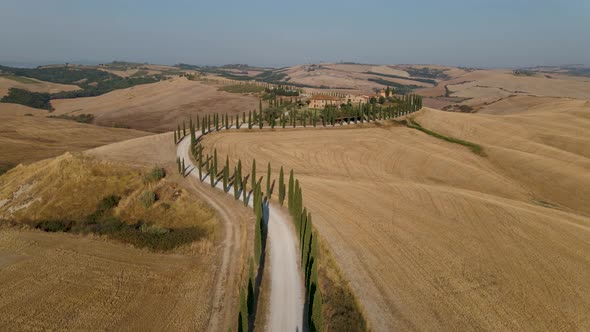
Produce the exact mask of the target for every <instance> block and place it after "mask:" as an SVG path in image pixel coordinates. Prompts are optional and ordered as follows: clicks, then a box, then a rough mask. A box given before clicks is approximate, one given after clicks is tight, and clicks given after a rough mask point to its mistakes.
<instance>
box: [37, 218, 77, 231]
mask: <svg viewBox="0 0 590 332" xmlns="http://www.w3.org/2000/svg"><path fill="white" fill-rule="evenodd" d="M35 228H37V229H40V230H42V231H44V232H51V233H55V232H67V231H69V230H70V229H71V228H72V222H70V221H59V220H45V221H41V222H39V223H38V224H37V226H35Z"/></svg>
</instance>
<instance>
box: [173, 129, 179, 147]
mask: <svg viewBox="0 0 590 332" xmlns="http://www.w3.org/2000/svg"><path fill="white" fill-rule="evenodd" d="M176 142H178V139H177V138H176V130H175V131H174V144H176Z"/></svg>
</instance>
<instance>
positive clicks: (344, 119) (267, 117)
mask: <svg viewBox="0 0 590 332" xmlns="http://www.w3.org/2000/svg"><path fill="white" fill-rule="evenodd" d="M421 108H422V97H420V96H418V95H415V94H408V95H403V96H401V98H400V101H399V103H398V104H397V105H396V106H386V107H383V106H377V105H374V104H371V103H365V104H362V103H359V104H358V105H351V104H349V105H346V106H343V107H341V108H340V109H337V108H335V107H326V108H325V109H323V110H321V112H320V114H319V115H318V113H317V110H313V112H312V111H307V112H302V113H301V114H299V119H297V114H296V113H295V112H289V113H288V115H286V114H285V112H279V115H278V118H276V117H275V115H272V114H271V112H267V113H266V114H264V111H263V109H262V101H261V102H260V105H259V109H258V110H254V111H249V112H248V117H247V118H246V112H242V120H241V123H240V116H239V115H236V116H233V115H231V116H229V115H228V114H227V113H225V114H222V115H221V116H220V115H219V114H217V113H213V114H205V115H203V116H202V117H197V119H196V123H193V120H192V117H191V118H190V119H189V131H190V135H191V150H194V148H195V146H196V130H197V129H200V131H201V135H205V134H207V133H210V132H212V131H219V130H220V129H222V128H225V129H226V130H227V129H230V128H232V127H233V128H236V129H240V128H241V127H242V125H244V124H246V123H247V125H248V129H252V128H253V127H254V126H255V125H257V126H258V128H259V129H262V128H263V127H264V124H265V122H266V123H267V124H268V125H269V126H270V127H271V128H275V126H276V125H277V124H279V125H280V126H281V127H282V128H286V126H287V125H289V126H292V127H293V128H295V127H296V126H297V122H299V124H300V125H301V126H303V127H307V126H308V125H310V126H313V127H316V125H317V124H318V122H321V124H322V126H324V127H326V126H328V125H331V126H335V125H336V124H337V123H339V124H340V125H342V124H344V123H347V124H351V123H355V124H356V123H363V122H371V121H377V120H386V119H392V118H396V117H399V116H403V115H407V114H410V113H413V112H416V111H418V110H420V109H421ZM273 114H274V113H273ZM298 120H299V121H298ZM277 121H278V122H277ZM185 136H186V124H185V122H184V121H183V122H182V128H181V127H180V125H178V127H177V129H176V130H175V131H174V143H175V144H177V143H178V142H179V141H180V140H182V139H183V138H184V137H185Z"/></svg>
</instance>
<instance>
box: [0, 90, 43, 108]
mask: <svg viewBox="0 0 590 332" xmlns="http://www.w3.org/2000/svg"><path fill="white" fill-rule="evenodd" d="M50 99H51V96H50V94H49V93H43V92H31V91H28V90H23V89H18V88H10V90H8V94H7V95H6V96H4V97H2V99H0V102H2V103H13V104H21V105H25V106H29V107H33V108H40V109H44V110H48V111H53V106H52V105H51V101H50Z"/></svg>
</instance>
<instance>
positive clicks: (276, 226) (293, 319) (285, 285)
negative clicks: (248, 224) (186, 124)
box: [176, 129, 304, 332]
mask: <svg viewBox="0 0 590 332" xmlns="http://www.w3.org/2000/svg"><path fill="white" fill-rule="evenodd" d="M233 130H235V129H233ZM196 135H197V138H198V137H200V136H201V134H200V133H199V132H197V133H196ZM189 149H190V136H187V137H185V138H184V139H182V140H181V141H180V143H179V144H178V146H177V149H176V154H177V156H178V157H180V158H181V159H182V158H184V162H185V167H187V170H188V171H190V170H191V169H193V168H195V167H196V165H195V164H194V163H193V162H192V160H191V157H190V153H189ZM189 176H193V177H195V178H196V179H197V180H198V178H199V173H198V171H194V172H190V173H189ZM217 188H218V189H220V190H223V184H221V183H218V185H217ZM228 195H229V196H230V197H232V199H233V190H229V191H228ZM249 204H250V205H252V200H250V202H249ZM268 211H269V213H268V238H267V241H268V242H267V244H268V247H267V248H269V249H268V250H269V257H270V264H267V265H266V266H267V267H270V304H269V308H270V309H269V313H268V320H267V330H268V331H287V332H289V331H303V306H304V286H303V280H302V278H301V272H300V270H299V261H298V255H297V243H296V240H295V233H294V230H293V227H292V226H291V222H290V217H289V216H288V215H286V214H285V213H284V212H283V210H282V209H281V208H280V207H277V206H275V205H274V204H273V203H271V204H269V208H268ZM259 314H260V313H259Z"/></svg>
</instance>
